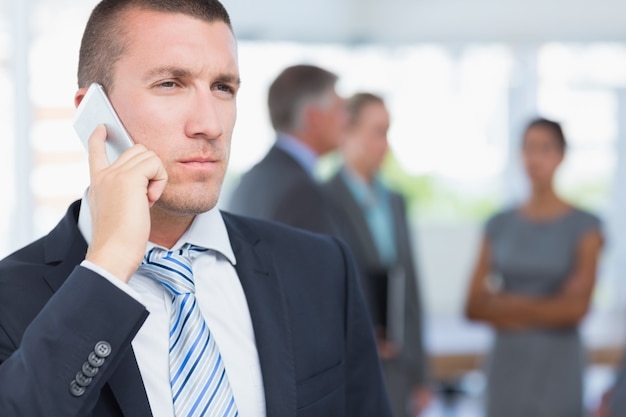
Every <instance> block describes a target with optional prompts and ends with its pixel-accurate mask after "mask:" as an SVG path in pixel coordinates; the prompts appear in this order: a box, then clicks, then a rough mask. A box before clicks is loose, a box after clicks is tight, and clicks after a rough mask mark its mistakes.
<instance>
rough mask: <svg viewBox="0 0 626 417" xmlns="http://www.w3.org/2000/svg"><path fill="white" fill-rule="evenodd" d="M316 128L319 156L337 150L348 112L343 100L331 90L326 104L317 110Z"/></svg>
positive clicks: (345, 125)
mask: <svg viewBox="0 0 626 417" xmlns="http://www.w3.org/2000/svg"><path fill="white" fill-rule="evenodd" d="M317 111H318V118H317V119H316V120H317V123H316V126H317V129H318V133H319V134H318V137H319V149H320V155H324V154H326V153H328V152H331V151H333V150H335V149H337V146H339V141H340V139H341V136H342V135H343V134H344V132H345V129H346V127H347V124H348V112H347V110H346V104H345V101H344V99H343V98H341V97H340V96H339V95H338V94H337V93H336V92H335V90H334V89H333V90H332V91H330V92H329V97H328V102H327V104H326V105H325V106H324V107H322V108H318V109H317Z"/></svg>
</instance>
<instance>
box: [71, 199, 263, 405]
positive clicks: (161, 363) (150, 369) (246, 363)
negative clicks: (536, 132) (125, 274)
mask: <svg viewBox="0 0 626 417" xmlns="http://www.w3.org/2000/svg"><path fill="white" fill-rule="evenodd" d="M78 227H79V229H80V231H81V233H82V234H83V236H84V238H85V240H86V241H87V242H88V243H89V242H91V231H92V228H91V216H90V212H89V206H88V202H87V198H85V197H83V199H82V204H81V208H80V214H79V218H78ZM185 243H191V244H194V245H198V246H202V247H205V248H208V249H210V250H209V251H206V252H203V253H201V254H199V255H197V256H196V257H195V258H194V260H193V264H192V268H193V273H194V281H195V285H196V298H197V300H198V303H199V306H200V310H201V311H202V314H203V315H204V318H205V320H206V322H207V325H208V326H209V328H210V330H211V333H212V334H213V337H215V341H216V343H217V345H218V347H219V350H220V353H221V355H222V359H223V360H224V365H225V367H226V372H227V374H228V379H229V381H230V385H231V388H232V391H233V395H234V397H235V402H236V403H237V409H238V411H239V416H241V417H264V416H265V391H264V388H263V380H262V377H261V365H260V362H259V355H258V352H257V349H256V343H255V339H254V329H253V328H252V321H251V318H250V311H249V310H248V303H247V301H246V297H245V295H244V292H243V288H242V287H241V283H240V282H239V277H238V276H237V272H236V270H235V268H234V265H235V264H236V260H235V254H234V253H233V250H232V248H231V246H230V239H229V237H228V231H227V230H226V225H225V224H224V220H223V219H222V215H221V213H220V212H219V210H217V208H214V209H212V210H210V211H208V212H206V213H202V214H199V215H197V216H196V218H195V219H194V221H193V223H192V224H191V226H190V227H189V229H188V230H187V231H186V232H185V233H184V234H183V236H182V237H181V238H180V240H179V241H178V242H176V244H175V245H174V247H173V248H171V249H178V248H180V247H181V246H182V245H183V244H185ZM154 246H156V245H155V244H153V243H151V242H148V245H147V247H146V252H147V251H148V250H150V249H152V248H153V247H154ZM167 249H169V248H167ZM82 265H83V266H85V267H87V268H90V269H92V270H94V271H95V272H97V273H99V274H100V275H102V276H103V277H105V278H106V279H108V280H109V281H110V282H111V283H113V284H114V285H116V286H117V287H119V288H121V289H122V290H124V291H125V292H126V293H127V294H129V295H130V296H132V297H134V298H135V299H136V300H137V301H139V302H141V303H142V304H143V305H144V306H145V307H146V309H147V310H148V311H149V312H150V315H149V316H148V318H147V319H146V321H145V323H144V324H143V326H142V327H141V329H139V332H138V333H137V335H136V336H135V338H134V340H133V341H132V347H133V350H134V352H135V357H136V358H137V364H138V365H139V371H140V373H141V377H142V378H143V382H144V385H145V388H146V393H147V395H148V400H149V402H150V408H151V409H152V414H153V416H154V417H174V406H173V400H172V391H171V388H170V383H169V381H170V376H169V356H168V352H169V336H168V335H169V323H170V311H171V307H172V302H171V295H170V294H169V293H168V292H167V290H166V289H165V288H164V287H163V285H161V284H160V283H158V282H157V281H155V280H154V279H152V278H149V277H147V276H145V275H143V274H141V273H136V274H135V275H134V276H133V277H132V278H131V280H130V281H129V283H128V284H126V283H124V282H123V281H121V280H120V279H118V278H116V277H114V276H113V275H111V274H110V273H109V272H107V271H105V270H103V269H102V268H100V267H98V266H97V265H95V264H93V263H91V262H89V261H83V263H82Z"/></svg>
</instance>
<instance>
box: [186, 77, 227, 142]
mask: <svg viewBox="0 0 626 417" xmlns="http://www.w3.org/2000/svg"><path fill="white" fill-rule="evenodd" d="M188 114H189V116H188V119H187V123H186V133H187V136H189V137H205V138H207V139H216V138H218V137H220V136H221V135H222V133H224V127H223V125H222V115H221V114H220V111H219V106H218V99H217V98H216V97H215V96H214V95H213V94H212V92H211V90H210V89H207V90H197V91H196V92H195V93H194V95H193V99H192V100H190V103H189V113H188Z"/></svg>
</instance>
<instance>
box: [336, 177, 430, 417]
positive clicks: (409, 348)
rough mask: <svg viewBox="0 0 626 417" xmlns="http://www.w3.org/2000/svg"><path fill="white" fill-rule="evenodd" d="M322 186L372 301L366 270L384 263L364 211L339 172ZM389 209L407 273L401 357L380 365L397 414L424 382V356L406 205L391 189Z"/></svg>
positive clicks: (416, 282) (425, 371)
mask: <svg viewBox="0 0 626 417" xmlns="http://www.w3.org/2000/svg"><path fill="white" fill-rule="evenodd" d="M324 188H325V190H326V191H327V192H328V194H329V195H330V196H331V197H332V201H333V202H334V205H333V210H334V213H335V216H336V220H337V221H336V223H337V224H338V225H340V237H342V238H343V239H344V240H345V241H346V242H347V243H348V246H349V247H350V249H351V251H352V253H353V254H354V258H355V260H356V263H357V266H358V268H359V270H360V272H361V283H362V287H363V290H364V292H365V296H366V299H368V300H370V305H371V304H372V301H371V300H373V299H374V298H375V296H374V295H373V294H372V292H373V288H372V287H371V285H370V283H369V282H368V281H369V280H368V279H367V278H366V277H367V275H368V273H369V271H375V270H381V269H384V268H385V266H384V265H383V263H382V261H381V260H380V256H379V254H378V250H377V249H376V244H375V243H374V238H373V237H372V235H371V233H370V230H369V227H368V225H367V220H366V219H365V215H364V214H363V211H362V210H361V207H360V206H359V204H358V203H357V201H356V200H355V199H354V197H353V194H352V192H351V191H350V189H349V188H348V185H347V184H346V182H345V180H344V179H343V176H342V175H341V174H340V173H337V174H336V175H335V176H334V177H332V178H331V179H330V180H329V182H328V183H326V184H325V185H324ZM391 211H392V216H393V221H394V235H395V245H396V250H397V257H398V263H399V264H400V265H401V266H402V267H403V269H404V272H405V275H406V288H405V291H404V293H405V300H404V304H405V312H404V324H405V326H404V338H405V344H404V349H403V351H402V354H401V355H400V357H398V358H397V359H392V360H389V361H383V368H384V371H385V378H386V382H387V385H388V387H389V391H390V397H391V400H392V405H393V408H394V412H395V414H396V415H397V416H400V415H404V414H405V413H404V412H403V411H402V410H404V409H405V407H404V405H405V401H406V396H407V395H408V393H409V391H410V388H412V387H415V386H418V385H422V384H425V383H426V374H427V358H426V355H425V352H424V347H423V343H422V308H421V302H420V294H419V286H418V278H417V274H416V270H415V260H414V256H413V248H412V245H411V239H410V236H409V227H408V224H407V215H406V207H405V203H404V198H403V197H402V196H400V195H399V194H397V193H393V192H392V193H391Z"/></svg>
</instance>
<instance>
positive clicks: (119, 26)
mask: <svg viewBox="0 0 626 417" xmlns="http://www.w3.org/2000/svg"><path fill="white" fill-rule="evenodd" d="M131 9H139V10H141V9H143V10H154V11H157V12H164V13H180V14H185V15H188V16H191V17H195V18H197V19H201V20H204V21H206V22H209V23H213V22H224V23H226V24H227V25H228V27H231V24H230V17H229V16H228V12H227V11H226V9H225V8H224V6H223V5H222V4H221V3H220V2H219V1H217V0H103V1H101V2H100V3H99V4H98V5H97V6H96V7H95V8H94V9H93V11H92V12H91V16H90V17H89V20H88V21H87V25H86V27H85V31H84V33H83V39H82V41H81V45H80V54H79V58H78V87H79V88H82V87H88V86H89V85H90V84H91V83H93V82H97V83H100V84H102V85H103V86H104V88H105V90H110V88H111V87H112V85H113V67H114V66H115V63H116V62H117V61H118V60H119V59H120V58H121V57H122V55H123V54H124V51H125V50H126V47H127V40H126V39H125V38H124V37H125V35H126V28H125V27H124V14H125V12H127V11H129V10H131Z"/></svg>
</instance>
